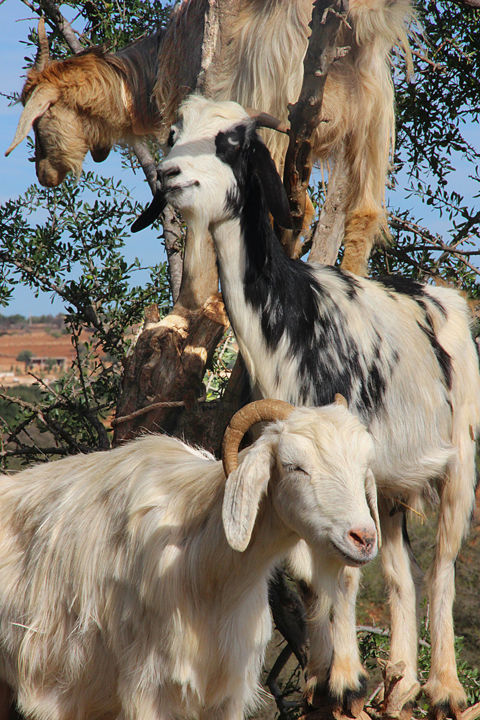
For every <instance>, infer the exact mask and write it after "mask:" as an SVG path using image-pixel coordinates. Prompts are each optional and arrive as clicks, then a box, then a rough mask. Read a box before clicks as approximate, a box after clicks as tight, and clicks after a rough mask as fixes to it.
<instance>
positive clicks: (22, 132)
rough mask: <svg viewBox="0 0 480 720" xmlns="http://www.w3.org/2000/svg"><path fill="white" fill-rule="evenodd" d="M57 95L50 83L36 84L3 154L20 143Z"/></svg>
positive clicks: (57, 92) (7, 153)
mask: <svg viewBox="0 0 480 720" xmlns="http://www.w3.org/2000/svg"><path fill="white" fill-rule="evenodd" d="M58 95H59V90H58V89H57V88H55V87H53V86H52V85H49V84H45V85H37V87H36V88H35V90H34V91H33V92H32V94H31V95H30V97H29V98H28V100H27V102H26V103H25V107H24V108H23V111H22V114H21V115H20V120H19V121H18V125H17V130H16V132H15V137H14V138H13V141H12V143H11V145H10V147H9V148H8V149H7V150H6V151H5V155H9V154H10V153H11V152H12V150H14V149H15V148H16V147H17V145H20V143H21V142H22V140H25V138H26V137H27V135H28V133H29V132H30V130H31V129H32V125H33V123H34V122H35V120H37V118H39V117H42V115H44V114H45V113H46V112H47V110H48V108H49V107H50V105H53V104H54V103H55V102H56V101H57V100H58Z"/></svg>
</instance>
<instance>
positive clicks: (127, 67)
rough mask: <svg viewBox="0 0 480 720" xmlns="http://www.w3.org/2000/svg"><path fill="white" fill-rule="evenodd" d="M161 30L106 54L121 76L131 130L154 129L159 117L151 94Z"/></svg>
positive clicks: (135, 132) (155, 79) (152, 130)
mask: <svg viewBox="0 0 480 720" xmlns="http://www.w3.org/2000/svg"><path fill="white" fill-rule="evenodd" d="M161 40H162V32H161V31H159V32H157V33H154V34H153V35H149V36H147V37H146V38H144V39H143V40H140V41H139V42H136V43H134V44H132V45H130V46H127V47H126V48H124V49H123V50H120V51H119V52H117V53H112V54H108V55H106V56H105V58H104V60H105V62H106V63H107V64H108V65H109V66H110V67H113V68H114V69H115V70H116V71H117V73H118V74H119V77H120V78H121V79H122V87H123V94H124V97H125V109H126V111H127V112H128V114H129V115H130V117H131V122H132V131H133V133H134V134H136V135H142V134H147V133H154V132H155V130H157V129H158V126H159V122H160V118H159V113H158V108H157V103H156V101H155V98H154V92H153V90H154V86H155V83H156V81H157V76H158V53H159V48H160V45H161Z"/></svg>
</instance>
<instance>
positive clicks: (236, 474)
mask: <svg viewBox="0 0 480 720" xmlns="http://www.w3.org/2000/svg"><path fill="white" fill-rule="evenodd" d="M271 462H272V454H271V452H270V445H269V444H268V443H262V442H261V443H260V444H258V445H256V446H255V447H253V448H251V449H250V450H249V451H248V452H247V455H246V457H245V458H244V460H243V462H242V463H241V464H240V465H239V466H238V468H237V469H236V470H234V471H233V472H231V473H230V475H229V476H228V478H227V481H226V484H225V495H224V497H223V508H222V519H223V527H224V530H225V535H226V536H227V542H228V544H229V545H230V546H231V547H232V548H233V549H234V550H238V551H239V552H243V551H244V550H245V549H246V548H247V547H248V543H249V542H250V538H251V535H252V531H253V526H254V525H255V520H256V517H257V512H258V506H259V504H260V500H261V497H262V495H263V494H264V493H265V491H266V489H267V485H268V480H269V478H270V472H271V467H270V466H271Z"/></svg>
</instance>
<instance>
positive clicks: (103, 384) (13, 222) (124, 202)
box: [0, 173, 170, 458]
mask: <svg viewBox="0 0 480 720" xmlns="http://www.w3.org/2000/svg"><path fill="white" fill-rule="evenodd" d="M90 197H91V198H92V199H91V200H90V199H87V198H90ZM138 211H139V208H138V205H137V203H136V202H135V201H133V200H132V199H131V197H130V193H129V191H128V190H127V188H125V187H124V186H123V184H122V183H120V182H114V181H113V180H112V179H106V178H101V177H98V176H96V175H93V173H86V174H85V175H84V176H83V177H82V179H81V181H80V182H76V181H74V180H67V182H66V183H64V184H63V185H62V186H61V187H60V188H56V189H53V190H52V189H46V188H40V187H38V186H36V185H32V186H31V187H30V188H29V189H28V190H27V192H26V193H25V195H23V196H22V197H20V198H17V199H16V200H9V201H7V202H6V203H5V204H4V205H3V206H1V207H0V230H1V236H2V245H1V249H0V302H1V303H2V304H7V303H8V299H9V297H10V295H11V293H12V291H13V288H14V287H15V286H16V285H17V284H18V283H23V284H26V285H28V286H29V287H30V288H32V289H33V290H34V291H35V292H38V291H40V290H42V291H47V292H50V293H52V294H55V295H56V296H57V297H60V298H62V300H63V301H64V303H65V306H66V311H65V315H64V318H63V322H64V324H65V326H66V328H67V329H68V332H69V333H70V335H71V338H72V344H73V346H74V348H75V359H74V361H73V364H72V367H71V368H70V370H69V371H68V372H67V373H66V375H65V376H64V377H63V378H61V380H59V381H58V382H57V383H56V384H55V385H49V386H44V388H43V393H42V403H41V404H40V405H39V407H38V412H35V411H34V409H32V408H28V407H23V410H24V411H25V412H26V413H27V415H25V412H23V413H21V414H20V416H19V418H18V422H17V424H14V425H13V426H11V427H10V428H9V438H10V443H12V442H14V440H16V439H18V433H19V432H21V431H23V427H24V424H25V421H26V417H27V416H28V417H30V420H31V421H32V422H35V423H37V425H38V426H39V427H41V428H42V429H43V430H46V429H47V428H48V430H49V432H50V433H51V434H53V436H54V437H55V441H56V443H57V445H58V448H59V451H60V450H62V449H63V451H64V452H76V451H78V450H79V449H82V450H86V449H88V448H96V447H108V445H109V439H108V434H107V431H106V430H105V427H104V424H103V423H102V422H101V421H102V420H104V419H105V418H106V416H107V415H108V413H110V412H111V411H112V410H113V408H114V406H115V402H116V398H117V395H118V390H119V384H120V379H121V369H122V364H121V363H122V360H123V358H124V356H125V353H126V352H127V350H128V347H129V345H130V343H131V339H132V331H131V330H130V331H129V328H132V326H134V325H135V324H137V323H139V322H140V321H141V320H142V317H143V309H144V307H145V305H147V304H150V303H156V304H157V305H158V306H159V308H160V310H161V311H162V312H165V311H167V310H168V307H169V303H170V297H169V292H168V278H167V268H166V264H165V263H162V264H160V265H157V266H154V267H151V268H149V269H148V272H149V276H150V279H149V280H148V281H147V282H142V284H134V282H133V281H134V278H135V274H136V273H138V272H139V271H140V270H142V268H141V266H140V263H139V261H138V259H135V260H134V261H133V262H132V263H127V262H126V261H125V259H124V256H123V252H122V251H123V246H124V243H125V239H126V237H127V236H128V226H129V224H130V223H131V222H132V220H133V219H134V218H135V217H136V215H137V214H138ZM39 217H41V218H42V220H41V221H40V222H39ZM107 357H108V360H107V359H106V358H107ZM17 431H18V432H17ZM19 452H21V444H20V445H18V444H17V445H15V447H11V448H9V449H8V448H7V452H6V455H4V458H5V457H9V456H11V455H13V456H16V455H17V454H18V453H19ZM39 453H40V454H41V453H42V451H40V450H39ZM39 453H37V454H36V455H35V454H34V453H33V452H32V450H31V447H30V449H29V451H28V456H29V457H31V456H32V455H33V456H34V457H37V456H39Z"/></svg>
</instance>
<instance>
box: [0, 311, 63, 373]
mask: <svg viewBox="0 0 480 720" xmlns="http://www.w3.org/2000/svg"><path fill="white" fill-rule="evenodd" d="M23 350H29V351H30V352H31V353H32V355H33V356H34V357H42V358H66V361H67V364H70V361H71V360H72V359H73V358H74V356H75V349H74V347H73V345H72V341H71V337H70V335H65V334H63V333H61V332H60V331H59V330H58V329H57V328H53V327H49V326H46V325H33V326H32V327H31V328H12V329H8V330H2V331H0V375H1V374H2V373H12V372H13V374H14V378H12V377H5V376H4V377H0V383H1V384H3V385H9V384H12V383H13V382H15V383H18V382H20V383H24V382H28V380H27V379H26V375H25V363H24V362H20V361H18V360H17V359H16V358H17V357H18V354H19V353H21V352H22V351H23ZM27 377H28V376H27Z"/></svg>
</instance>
